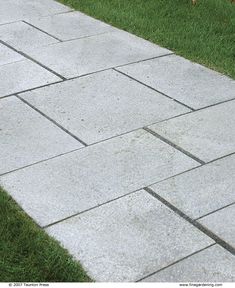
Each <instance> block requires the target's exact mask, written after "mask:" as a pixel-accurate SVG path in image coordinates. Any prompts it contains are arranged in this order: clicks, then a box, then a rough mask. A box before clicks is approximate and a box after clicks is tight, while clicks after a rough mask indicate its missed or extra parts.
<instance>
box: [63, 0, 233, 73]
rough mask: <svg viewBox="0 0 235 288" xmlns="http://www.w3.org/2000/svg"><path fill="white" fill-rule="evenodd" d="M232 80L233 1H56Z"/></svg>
mask: <svg viewBox="0 0 235 288" xmlns="http://www.w3.org/2000/svg"><path fill="white" fill-rule="evenodd" d="M60 2H61V3H64V4H67V5H70V6H71V7H73V8H75V9H77V10H80V11H82V12H84V13H86V14H88V15H91V16H93V17H95V18H98V19H101V20H103V21H105V22H107V23H110V24H112V25H114V26H116V27H119V28H121V29H124V30H127V31H129V32H131V33H133V34H136V35H138V36H140V37H142V38H145V39H147V40H150V41H152V42H154V43H156V44H159V45H161V46H163V47H166V48H168V49H171V50H173V51H175V52H176V53H177V54H179V55H181V56H184V57H185V58H188V59H191V60H193V61H195V62H197V63H201V64H203V65H205V66H207V67H209V68H212V69H215V70H217V71H219V72H222V73H225V74H227V75H229V76H231V77H233V78H234V79H235V4H232V3H231V2H230V1H229V0H207V1H204V0H198V1H197V5H195V6H193V5H192V4H191V0H167V1H166V0H158V1H156V0H148V1H143V0H99V1H97V0H60Z"/></svg>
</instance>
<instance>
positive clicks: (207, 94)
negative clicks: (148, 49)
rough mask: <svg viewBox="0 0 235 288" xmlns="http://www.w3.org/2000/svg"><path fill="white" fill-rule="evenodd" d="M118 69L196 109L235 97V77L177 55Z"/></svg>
mask: <svg viewBox="0 0 235 288" xmlns="http://www.w3.org/2000/svg"><path fill="white" fill-rule="evenodd" d="M119 70H120V71H122V72H124V73H126V74H128V75H130V76H132V77H134V78H136V79H138V80H139V81H141V82H143V83H145V84H147V85H149V86H151V87H153V88H155V89H157V90H158V91H161V92H163V93H165V94H167V95H168V96H170V97H172V98H174V99H177V100H179V101H180V102H182V103H184V104H186V105H188V106H190V107H192V108H195V109H198V108H202V107H205V106H209V105H212V104H215V103H218V102H222V101H225V100H228V99H233V98H235V81H233V80H232V79H230V78H228V77H226V76H224V75H222V74H219V73H217V72H215V71H212V70H210V69H208V68H206V67H204V66H201V65H199V64H196V63H192V62H190V61H189V60H186V59H184V58H182V57H179V56H176V55H171V56H170V57H162V58H158V59H153V60H149V61H144V62H141V63H137V64H132V65H128V66H125V67H121V68H119Z"/></svg>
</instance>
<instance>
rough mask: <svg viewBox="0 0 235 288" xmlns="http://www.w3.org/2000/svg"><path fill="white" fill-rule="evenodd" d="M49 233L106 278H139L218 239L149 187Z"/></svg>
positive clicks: (94, 273) (99, 276) (96, 275)
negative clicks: (185, 216) (196, 225)
mask: <svg viewBox="0 0 235 288" xmlns="http://www.w3.org/2000/svg"><path fill="white" fill-rule="evenodd" d="M47 231H48V233H49V234H50V235H52V236H54V237H56V238H57V239H59V240H60V241H61V242H62V244H63V245H64V246H65V247H66V248H68V249H69V251H70V252H71V253H72V254H73V255H75V256H76V257H77V259H80V261H81V263H82V264H83V265H84V267H85V269H87V270H88V271H89V270H92V274H91V276H92V277H93V278H95V279H96V280H97V281H102V282H105V281H109V282H110V281H136V280H138V279H139V278H141V277H144V276H146V275H148V274H150V273H152V272H154V271H156V270H158V269H160V268H162V267H164V266H166V265H169V264H171V263H172V262H174V261H175V260H177V259H179V258H182V257H184V256H186V255H188V254H191V253H193V252H195V251H197V250H200V249H202V248H205V247H207V246H208V245H210V244H212V243H213V241H212V240H211V239H210V238H208V237H207V236H206V235H204V234H203V233H201V232H200V231H199V230H197V229H196V228H194V227H193V226H192V225H190V224H189V223H188V222H187V221H185V220H183V219H182V218H181V217H179V216H177V215H176V214H175V213H174V212H173V211H171V210H170V209H169V208H167V207H166V206H165V205H163V204H162V203H161V202H159V201H157V200H156V199H154V198H153V197H152V196H151V195H148V194H146V192H145V191H138V192H136V193H134V194H132V195H129V196H126V197H123V198H121V199H119V200H117V201H113V202H111V203H108V204H107V205H104V206H102V207H99V208H97V209H94V210H91V211H89V212H87V213H84V214H82V215H79V216H77V217H74V218H71V219H69V220H66V221H63V222H61V223H58V224H56V225H54V226H52V227H49V228H48V229H47Z"/></svg>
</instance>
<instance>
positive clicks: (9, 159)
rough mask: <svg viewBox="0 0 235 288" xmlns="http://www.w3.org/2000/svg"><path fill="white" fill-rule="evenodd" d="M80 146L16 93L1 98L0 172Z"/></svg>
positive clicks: (80, 145)
mask: <svg viewBox="0 0 235 288" xmlns="http://www.w3.org/2000/svg"><path fill="white" fill-rule="evenodd" d="M80 147H83V146H82V144H80V143H79V142H78V141H77V140H75V139H74V138H72V137H71V136H69V135H68V134H66V133H65V132H64V131H62V130H61V129H60V128H58V127H57V126H56V125H54V124H52V123H51V122H50V121H49V120H47V119H46V118H44V117H43V116H41V115H40V114H39V113H38V112H36V111H35V110H33V109H32V108H30V107H28V105H26V104H25V103H23V102H22V101H21V100H19V99H17V98H16V97H9V98H5V99H1V100H0V159H1V165H0V174H2V173H6V172H9V171H11V170H14V169H18V168H21V167H23V166H26V165H29V164H32V163H35V162H37V161H41V160H44V159H47V158H49V157H53V156H56V155H58V154H61V153H64V152H68V151H71V150H74V149H77V148H80ZM35 176H36V175H35ZM36 177H37V176H36Z"/></svg>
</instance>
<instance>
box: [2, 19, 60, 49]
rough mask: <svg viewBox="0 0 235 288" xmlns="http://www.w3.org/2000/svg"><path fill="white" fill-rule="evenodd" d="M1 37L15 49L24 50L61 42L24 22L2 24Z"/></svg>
mask: <svg viewBox="0 0 235 288" xmlns="http://www.w3.org/2000/svg"><path fill="white" fill-rule="evenodd" d="M0 39H1V40H3V41H5V42H6V43H7V44H9V45H11V46H13V47H14V48H15V49H17V50H24V51H26V50H27V49H32V48H37V47H41V46H47V45H49V44H53V43H58V42H59V41H58V40H56V39H54V38H53V37H50V36H49V35H47V34H45V33H43V32H41V31H39V30H38V29H35V28H33V27H32V26H30V25H28V24H26V23H24V22H15V23H10V24H6V25H0Z"/></svg>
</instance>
